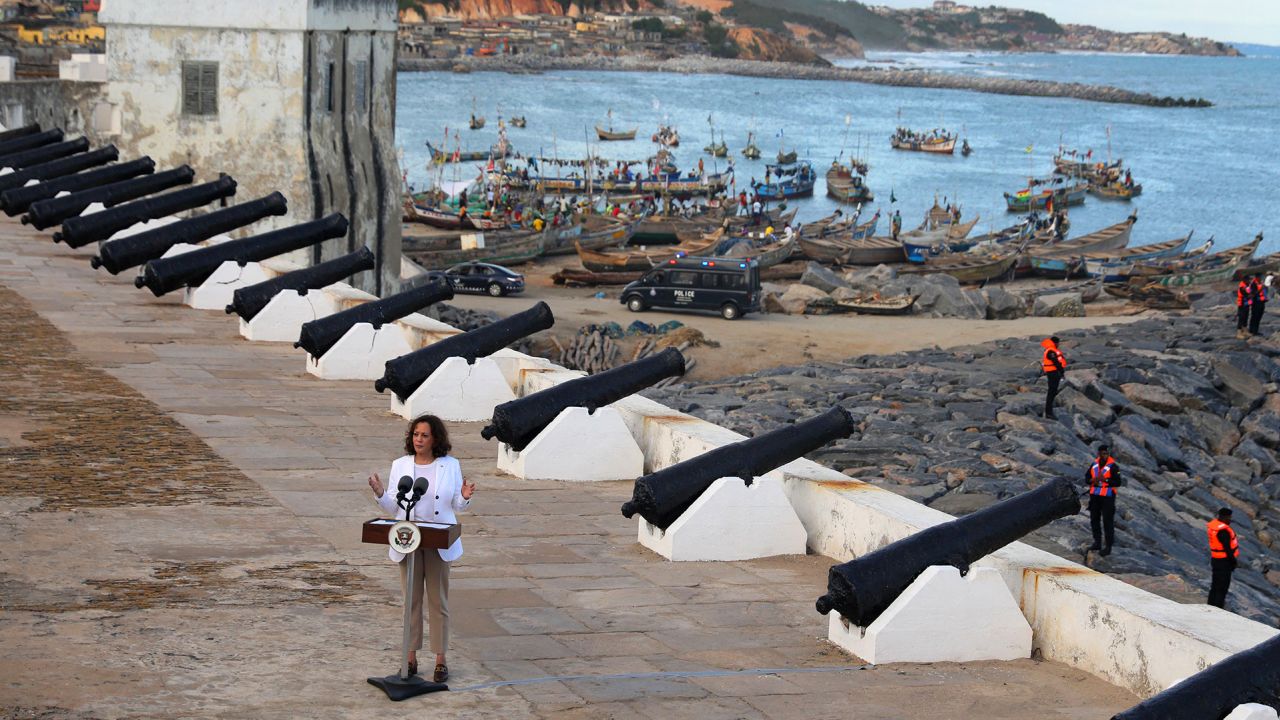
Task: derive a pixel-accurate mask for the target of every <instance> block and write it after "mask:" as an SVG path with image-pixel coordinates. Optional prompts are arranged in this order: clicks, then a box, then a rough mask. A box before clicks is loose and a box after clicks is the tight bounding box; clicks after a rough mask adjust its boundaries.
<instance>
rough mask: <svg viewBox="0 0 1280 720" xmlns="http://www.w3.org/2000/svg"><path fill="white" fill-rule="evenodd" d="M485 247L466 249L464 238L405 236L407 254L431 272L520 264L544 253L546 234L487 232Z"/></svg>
mask: <svg viewBox="0 0 1280 720" xmlns="http://www.w3.org/2000/svg"><path fill="white" fill-rule="evenodd" d="M482 235H483V239H484V247H475V248H465V249H464V248H463V247H462V246H461V239H460V238H457V237H451V238H423V237H405V238H404V254H405V255H406V256H408V257H409V258H410V259H411V260H413V261H414V262H416V263H418V264H419V265H421V266H422V267H424V268H426V269H428V270H440V269H444V268H449V267H452V266H454V265H457V264H458V263H461V262H491V263H498V264H500V265H516V264H519V263H523V262H529V261H530V260H533V259H534V258H536V257H538V256H539V255H541V254H542V243H543V235H542V233H540V232H534V231H532V230H513V231H499V232H487V233H483V234H482Z"/></svg>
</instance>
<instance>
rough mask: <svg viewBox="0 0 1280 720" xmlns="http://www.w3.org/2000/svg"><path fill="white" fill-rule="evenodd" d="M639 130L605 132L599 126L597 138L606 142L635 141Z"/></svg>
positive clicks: (597, 127)
mask: <svg viewBox="0 0 1280 720" xmlns="http://www.w3.org/2000/svg"><path fill="white" fill-rule="evenodd" d="M637 129H638V128H631V129H630V130H605V129H604V128H602V127H600V126H599V125H597V126H596V137H598V138H600V139H601V140H602V141H606V142H608V141H613V140H635V139H636V130H637Z"/></svg>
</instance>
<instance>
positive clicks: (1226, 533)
mask: <svg viewBox="0 0 1280 720" xmlns="http://www.w3.org/2000/svg"><path fill="white" fill-rule="evenodd" d="M1205 529H1206V530H1207V531H1208V533H1209V562H1210V564H1211V565H1212V566H1213V584H1212V585H1210V586H1209V604H1210V605H1212V606H1214V607H1224V606H1225V605H1226V604H1227V588H1229V587H1231V573H1232V571H1234V570H1235V569H1236V563H1237V561H1238V559H1239V557H1240V543H1239V541H1238V540H1237V539H1236V531H1235V530H1232V529H1231V508H1222V509H1221V510H1219V511H1218V517H1216V518H1214V519H1212V520H1210V521H1209V524H1208V525H1207V526H1206V528H1205Z"/></svg>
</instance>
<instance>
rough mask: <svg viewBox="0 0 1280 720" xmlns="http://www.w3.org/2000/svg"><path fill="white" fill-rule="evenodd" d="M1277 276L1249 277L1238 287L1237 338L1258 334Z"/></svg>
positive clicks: (1269, 274) (1268, 274)
mask: <svg viewBox="0 0 1280 720" xmlns="http://www.w3.org/2000/svg"><path fill="white" fill-rule="evenodd" d="M1274 279H1275V276H1274V275H1273V274H1271V273H1267V275H1266V277H1259V276H1258V275H1248V276H1246V277H1245V278H1244V279H1243V280H1241V281H1240V284H1239V285H1237V286H1236V337H1238V338H1245V337H1250V336H1253V335H1257V334H1258V326H1259V325H1260V324H1261V323H1262V314H1263V313H1264V312H1266V309H1267V295H1268V294H1269V293H1270V292H1271V284H1272V282H1273V281H1274Z"/></svg>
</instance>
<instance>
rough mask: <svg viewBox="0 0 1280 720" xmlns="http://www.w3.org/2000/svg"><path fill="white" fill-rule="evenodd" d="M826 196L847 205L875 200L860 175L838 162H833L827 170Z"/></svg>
mask: <svg viewBox="0 0 1280 720" xmlns="http://www.w3.org/2000/svg"><path fill="white" fill-rule="evenodd" d="M827 195H828V196H829V197H832V198H835V199H836V200H839V201H840V202H847V203H864V202H873V201H874V200H875V199H876V198H875V196H874V195H872V194H871V188H869V187H867V184H866V183H865V182H863V179H862V175H860V174H856V173H854V171H853V168H851V167H849V166H848V165H844V164H842V163H839V162H833V163H831V167H829V168H827Z"/></svg>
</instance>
